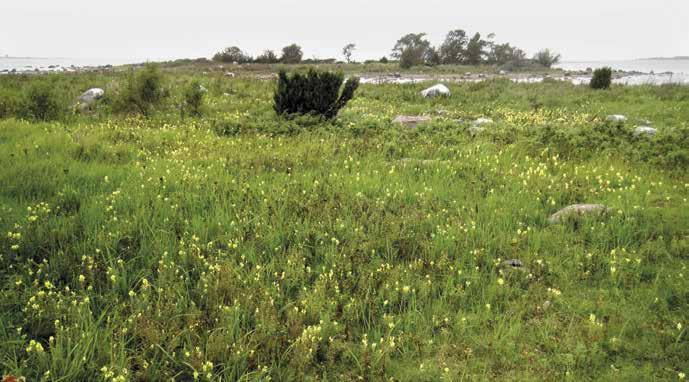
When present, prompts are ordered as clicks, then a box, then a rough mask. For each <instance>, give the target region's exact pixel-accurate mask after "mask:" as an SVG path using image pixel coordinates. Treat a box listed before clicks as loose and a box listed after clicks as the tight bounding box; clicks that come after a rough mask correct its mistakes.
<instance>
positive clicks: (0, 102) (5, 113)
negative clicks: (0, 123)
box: [0, 91, 19, 119]
mask: <svg viewBox="0 0 689 382" xmlns="http://www.w3.org/2000/svg"><path fill="white" fill-rule="evenodd" d="M18 104H19V101H18V100H17V96H16V95H15V94H12V93H10V92H4V91H2V92H0V119H2V118H9V117H10V116H12V115H14V114H15V113H16V112H17V105H18Z"/></svg>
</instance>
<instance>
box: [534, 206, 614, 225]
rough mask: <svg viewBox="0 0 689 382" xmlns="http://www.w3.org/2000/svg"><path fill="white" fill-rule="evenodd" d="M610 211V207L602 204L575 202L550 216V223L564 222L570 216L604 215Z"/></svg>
mask: <svg viewBox="0 0 689 382" xmlns="http://www.w3.org/2000/svg"><path fill="white" fill-rule="evenodd" d="M610 211H611V209H610V208H608V207H606V206H604V205H602V204H573V205H571V206H568V207H565V208H563V209H561V210H560V211H557V212H556V213H554V214H552V215H551V216H550V217H549V218H548V222H549V223H550V224H557V223H562V222H563V221H565V220H567V219H569V218H574V217H580V216H584V215H590V216H595V215H603V214H606V213H609V212H610Z"/></svg>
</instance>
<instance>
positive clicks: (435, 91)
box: [421, 84, 452, 98]
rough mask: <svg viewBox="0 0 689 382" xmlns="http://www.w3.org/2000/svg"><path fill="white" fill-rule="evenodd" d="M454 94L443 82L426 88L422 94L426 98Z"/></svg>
mask: <svg viewBox="0 0 689 382" xmlns="http://www.w3.org/2000/svg"><path fill="white" fill-rule="evenodd" d="M450 95H452V93H451V92H450V89H448V88H447V86H445V85H443V84H437V85H434V86H431V87H430V88H428V89H426V90H424V91H422V92H421V96H422V97H424V98H433V97H439V96H441V97H449V96H450Z"/></svg>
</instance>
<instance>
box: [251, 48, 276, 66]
mask: <svg viewBox="0 0 689 382" xmlns="http://www.w3.org/2000/svg"><path fill="white" fill-rule="evenodd" d="M255 62H256V63H258V64H276V63H278V62H280V59H279V58H278V56H277V55H276V54H275V52H273V51H272V50H266V51H264V52H263V53H261V54H260V55H259V56H258V57H256V60H255Z"/></svg>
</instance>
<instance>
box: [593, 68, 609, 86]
mask: <svg viewBox="0 0 689 382" xmlns="http://www.w3.org/2000/svg"><path fill="white" fill-rule="evenodd" d="M611 82H612V69H610V68H599V69H596V70H594V71H593V77H592V78H591V83H590V84H589V85H590V86H591V89H608V88H610V83H611Z"/></svg>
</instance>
